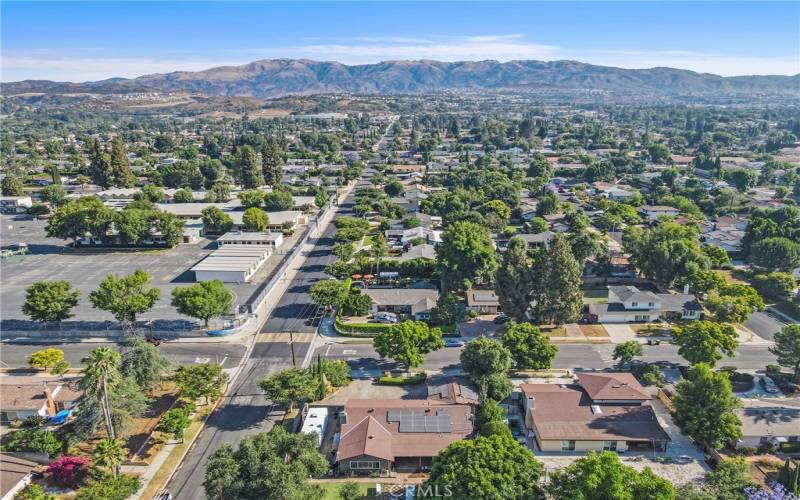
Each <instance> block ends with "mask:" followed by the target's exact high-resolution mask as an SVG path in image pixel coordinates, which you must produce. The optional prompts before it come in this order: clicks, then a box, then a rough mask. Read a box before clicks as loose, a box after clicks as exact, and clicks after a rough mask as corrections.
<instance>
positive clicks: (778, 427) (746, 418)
mask: <svg viewBox="0 0 800 500" xmlns="http://www.w3.org/2000/svg"><path fill="white" fill-rule="evenodd" d="M736 413H737V415H738V417H739V420H740V421H741V422H742V437H741V438H739V440H738V441H737V442H736V447H737V448H740V447H742V446H748V447H752V448H758V447H759V446H760V445H763V444H769V443H772V444H773V445H775V446H776V447H780V445H781V443H786V442H794V441H800V407H797V406H790V405H787V404H781V403H778V402H775V401H761V400H755V399H754V400H744V401H743V405H742V408H739V409H738V410H737V411H736Z"/></svg>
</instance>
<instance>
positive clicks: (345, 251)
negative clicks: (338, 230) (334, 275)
mask: <svg viewBox="0 0 800 500" xmlns="http://www.w3.org/2000/svg"><path fill="white" fill-rule="evenodd" d="M331 253H332V254H333V255H335V256H337V257H339V259H340V260H343V261H345V262H347V261H349V260H350V259H352V258H353V255H354V254H355V253H356V251H355V249H354V248H353V244H352V243H350V242H349V241H345V242H340V243H334V244H333V249H331Z"/></svg>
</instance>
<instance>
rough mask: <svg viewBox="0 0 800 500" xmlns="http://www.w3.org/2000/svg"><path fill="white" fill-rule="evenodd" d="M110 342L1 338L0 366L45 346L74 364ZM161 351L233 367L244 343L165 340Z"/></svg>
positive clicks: (22, 362) (183, 361)
mask: <svg viewBox="0 0 800 500" xmlns="http://www.w3.org/2000/svg"><path fill="white" fill-rule="evenodd" d="M108 346H113V347H116V348H119V345H118V344H111V343H108V342H102V343H95V342H73V343H61V344H46V345H45V344H41V343H33V342H3V343H2V344H0V366H2V367H3V368H24V367H27V366H28V356H30V355H31V354H32V353H33V352H36V351H39V350H41V349H46V348H48V347H55V348H57V349H61V350H62V351H64V357H65V358H66V360H67V361H69V363H70V365H72V366H73V367H74V368H78V367H81V366H83V365H82V363H81V360H82V359H83V358H85V357H86V356H87V354H88V353H89V351H91V350H92V349H94V348H95V347H108ZM158 349H159V351H161V354H163V355H164V356H165V357H166V358H168V359H169V360H170V361H172V362H173V363H175V364H178V365H190V364H193V363H206V362H209V361H211V362H214V363H222V367H223V368H233V367H234V366H236V365H237V364H239V362H240V361H241V359H242V356H243V355H244V352H245V346H244V345H241V344H233V343H205V342H199V343H190V342H173V343H170V342H165V343H163V344H161V345H160V346H159V347H158Z"/></svg>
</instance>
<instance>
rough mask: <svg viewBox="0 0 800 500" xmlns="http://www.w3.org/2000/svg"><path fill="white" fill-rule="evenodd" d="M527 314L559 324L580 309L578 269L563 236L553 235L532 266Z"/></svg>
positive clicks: (572, 316) (580, 270)
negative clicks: (531, 281) (531, 285)
mask: <svg viewBox="0 0 800 500" xmlns="http://www.w3.org/2000/svg"><path fill="white" fill-rule="evenodd" d="M531 272H532V275H533V289H532V291H531V293H530V297H531V305H532V309H531V314H532V316H533V318H535V319H536V321H537V322H540V323H552V324H556V325H562V324H564V323H569V322H571V321H575V320H576V319H577V318H578V316H579V315H580V312H581V309H582V308H583V292H582V291H581V275H582V272H583V270H582V269H581V266H580V264H578V261H577V260H575V257H574V256H573V255H572V250H571V249H570V247H569V243H568V242H567V239H566V238H565V237H564V236H563V235H561V234H556V235H555V236H553V238H552V239H551V240H550V244H549V246H548V247H547V248H546V249H545V250H544V251H543V252H542V253H541V256H540V257H539V258H537V259H536V262H535V263H534V265H533V268H532V271H531Z"/></svg>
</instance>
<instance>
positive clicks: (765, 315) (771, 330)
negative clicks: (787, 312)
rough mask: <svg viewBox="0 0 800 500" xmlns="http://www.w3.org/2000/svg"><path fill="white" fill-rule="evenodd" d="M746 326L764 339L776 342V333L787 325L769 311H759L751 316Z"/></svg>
mask: <svg viewBox="0 0 800 500" xmlns="http://www.w3.org/2000/svg"><path fill="white" fill-rule="evenodd" d="M744 326H746V327H747V328H748V329H749V330H750V331H752V332H753V333H755V334H756V335H758V336H759V337H761V338H763V339H766V340H774V337H775V333H777V332H778V331H780V330H781V329H782V328H783V327H784V326H786V323H784V322H783V320H781V319H780V318H779V317H778V316H776V315H774V314H772V313H770V312H769V311H759V312H756V313H753V314H751V315H750V319H749V320H748V321H747V323H745V324H744Z"/></svg>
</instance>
